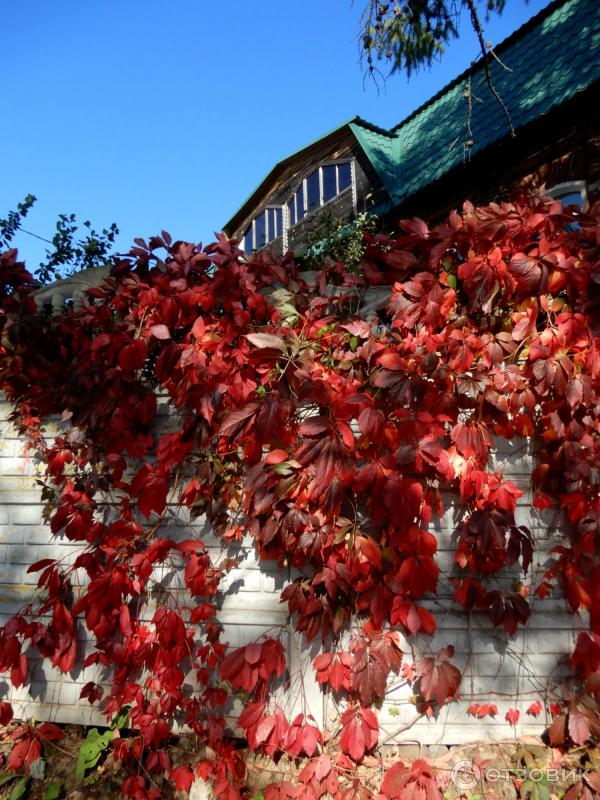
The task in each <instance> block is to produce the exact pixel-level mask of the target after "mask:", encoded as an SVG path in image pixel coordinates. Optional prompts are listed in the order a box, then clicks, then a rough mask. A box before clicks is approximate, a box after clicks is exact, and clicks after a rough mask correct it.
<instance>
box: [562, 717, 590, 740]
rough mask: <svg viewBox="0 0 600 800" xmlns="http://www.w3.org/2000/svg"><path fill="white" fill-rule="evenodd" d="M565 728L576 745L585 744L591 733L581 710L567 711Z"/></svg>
mask: <svg viewBox="0 0 600 800" xmlns="http://www.w3.org/2000/svg"><path fill="white" fill-rule="evenodd" d="M567 729H568V731H569V736H570V737H571V739H572V740H573V742H574V744H576V745H581V744H585V742H587V740H588V739H589V738H590V735H591V730H590V723H589V721H588V718H587V717H586V715H585V714H583V713H582V712H581V711H577V710H573V711H569V717H568V723H567Z"/></svg>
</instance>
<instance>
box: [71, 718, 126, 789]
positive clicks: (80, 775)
mask: <svg viewBox="0 0 600 800" xmlns="http://www.w3.org/2000/svg"><path fill="white" fill-rule="evenodd" d="M127 713H128V714H129V710H128V712H127ZM114 735H115V734H114V732H113V731H112V730H107V731H104V733H100V732H99V731H98V729H97V728H92V729H91V730H89V731H88V734H87V736H86V738H85V739H84V741H83V742H82V743H81V746H80V748H79V755H78V757H77V764H76V765H75V778H76V780H77V782H78V783H81V782H82V781H83V779H84V778H85V772H86V770H88V769H92V768H93V767H95V766H96V764H97V763H98V761H99V760H100V756H101V755H102V753H103V752H104V750H106V749H107V747H108V746H109V745H110V743H111V742H112V740H113V738H114Z"/></svg>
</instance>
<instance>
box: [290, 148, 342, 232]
mask: <svg viewBox="0 0 600 800" xmlns="http://www.w3.org/2000/svg"><path fill="white" fill-rule="evenodd" d="M340 164H349V165H350V186H346V188H345V189H342V190H341V191H340V188H339V187H340V175H339V170H338V169H337V167H338V166H339V165H340ZM328 166H333V167H336V171H335V188H336V194H334V196H333V197H330V198H329V200H324V180H323V168H324V167H328ZM315 173H318V175H319V205H318V207H317V208H313V209H312V210H311V211H308V210H307V208H306V206H307V186H306V182H307V180H308V178H310V177H312V176H313V175H314V174H315ZM300 187H302V200H303V206H304V214H303V216H302V219H300V220H299V219H298V209H297V204H296V194H297V192H298V190H299V189H300ZM348 190H351V191H352V208H353V210H354V214H355V215H356V169H355V159H354V158H344V159H337V160H330V161H323V162H322V163H320V164H319V165H318V166H317V167H316V168H311V169H310V170H309V171H308V172H306V174H305V175H304V176H303V177H302V180H301V181H300V182H299V183H296V184H295V188H294V191H293V192H292V193H291V194H290V195H289V196H288V198H287V200H285V201H284V206H285V208H286V212H287V213H286V216H287V217H288V226H287V228H286V231H287V230H289V229H291V228H295V227H296V225H299V224H300V223H301V222H304V220H305V219H306V218H307V217H308V216H311V215H312V214H315V213H318V212H319V211H320V210H321V209H322V208H325V206H327V205H329V203H332V202H333V201H334V200H336V199H337V198H338V197H339V196H340V195H341V194H343V193H344V192H347V191H348ZM292 202H293V203H294V212H295V213H294V216H295V219H296V221H295V222H294V223H292V222H291V219H290V213H289V208H290V205H291V204H292Z"/></svg>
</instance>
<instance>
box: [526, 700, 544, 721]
mask: <svg viewBox="0 0 600 800" xmlns="http://www.w3.org/2000/svg"><path fill="white" fill-rule="evenodd" d="M526 713H527V714H530V715H531V716H532V717H539V715H540V714H541V713H542V704H541V703H540V701H539V700H535V701H534V702H533V703H532V704H531V705H530V706H529V708H528V709H527V712H526Z"/></svg>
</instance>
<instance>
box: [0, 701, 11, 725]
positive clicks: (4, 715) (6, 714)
mask: <svg viewBox="0 0 600 800" xmlns="http://www.w3.org/2000/svg"><path fill="white" fill-rule="evenodd" d="M12 718H13V709H12V706H11V704H10V703H6V702H3V703H0V725H8V723H9V722H10V721H11V719H12Z"/></svg>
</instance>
